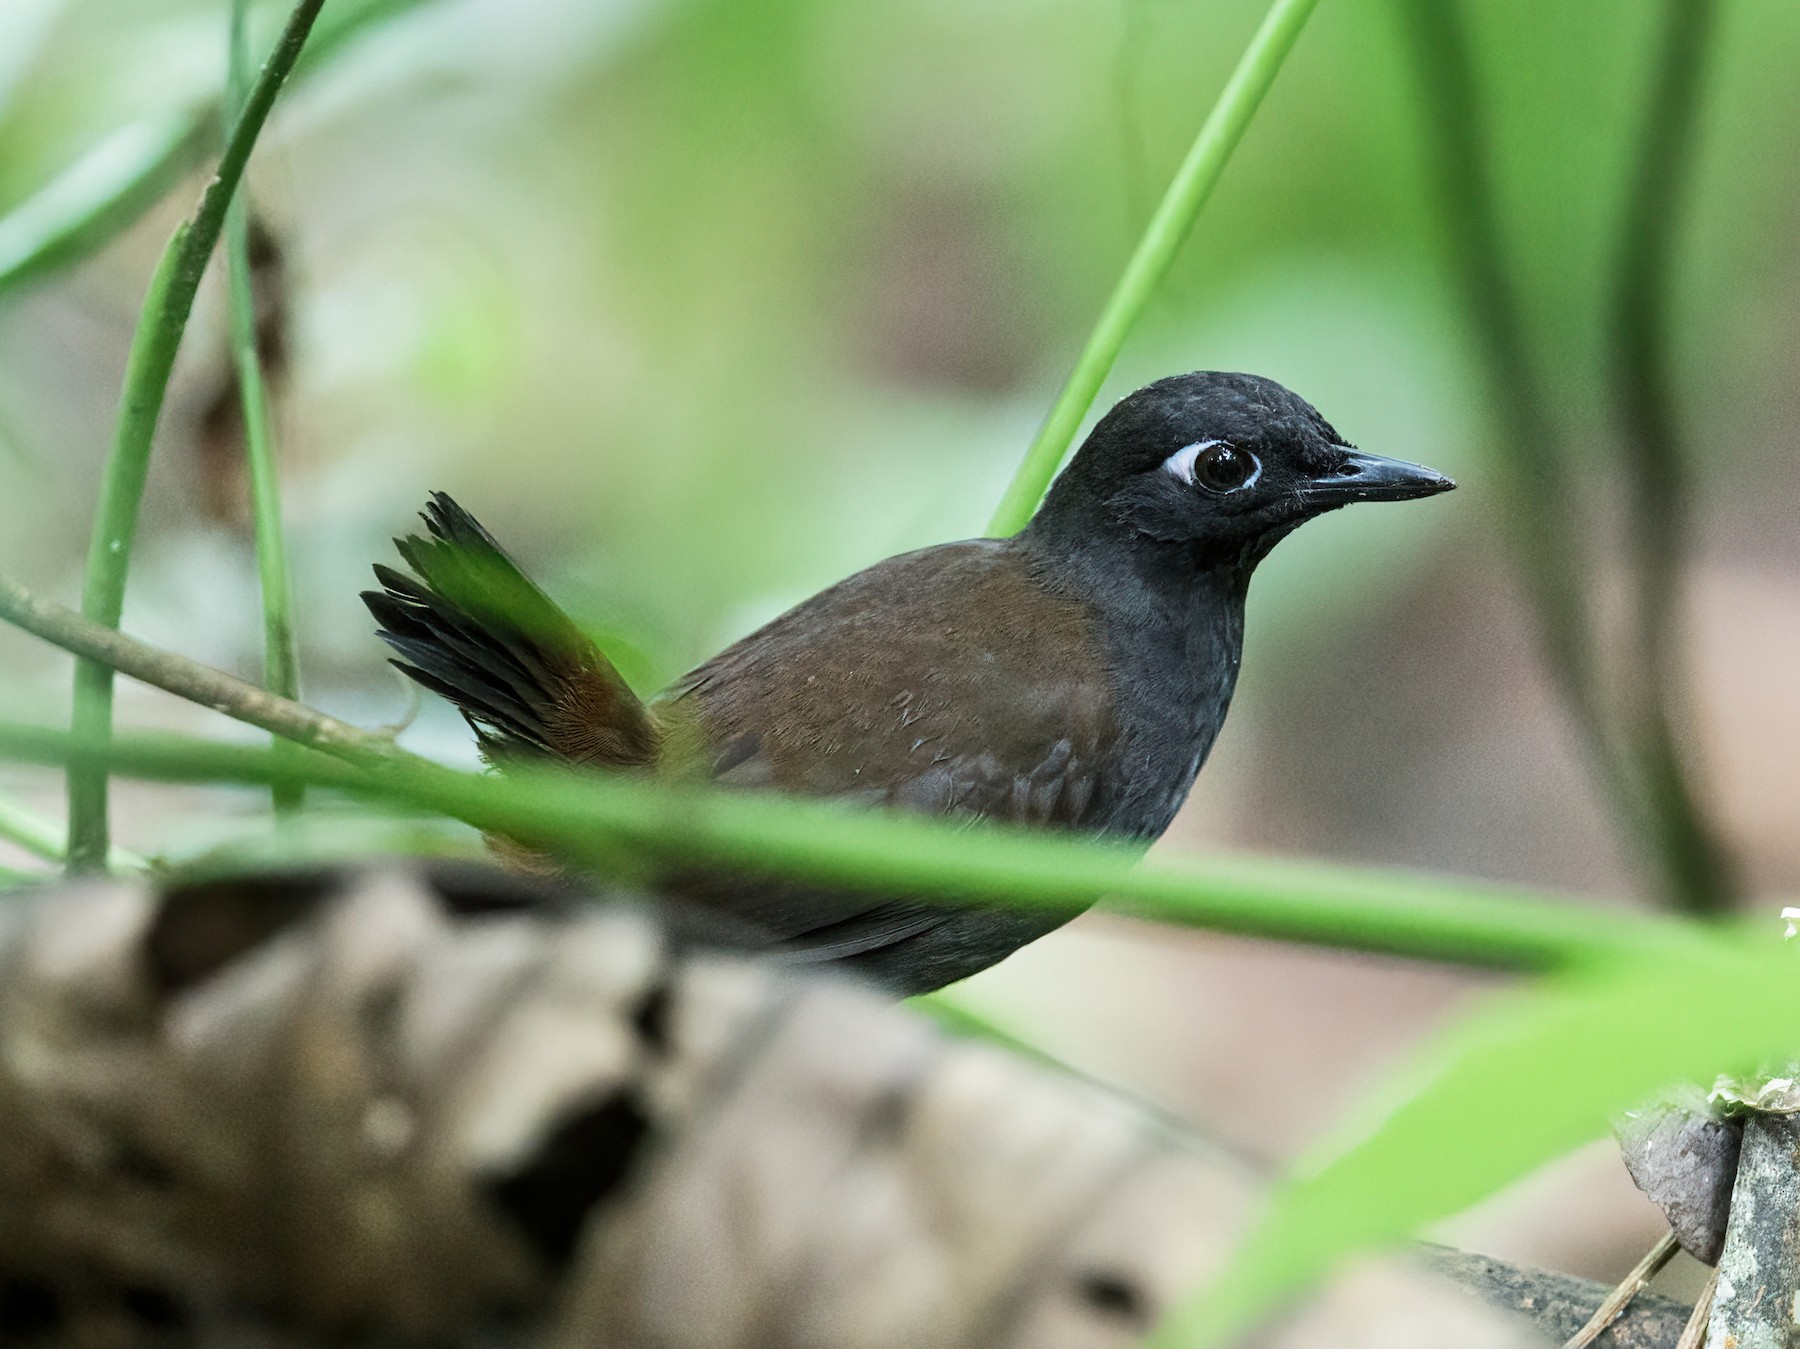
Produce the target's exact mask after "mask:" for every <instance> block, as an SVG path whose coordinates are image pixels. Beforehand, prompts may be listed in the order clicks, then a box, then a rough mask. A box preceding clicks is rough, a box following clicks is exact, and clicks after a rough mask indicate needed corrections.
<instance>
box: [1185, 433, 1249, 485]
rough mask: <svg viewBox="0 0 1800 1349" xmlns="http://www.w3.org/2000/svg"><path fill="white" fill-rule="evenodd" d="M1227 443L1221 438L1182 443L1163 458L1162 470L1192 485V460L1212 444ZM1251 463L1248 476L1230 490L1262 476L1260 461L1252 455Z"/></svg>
mask: <svg viewBox="0 0 1800 1349" xmlns="http://www.w3.org/2000/svg"><path fill="white" fill-rule="evenodd" d="M1227 443H1228V442H1226V441H1223V440H1197V441H1195V442H1194V443H1193V444H1192V445H1183V446H1182V447H1181V448H1180V449H1179V450H1176V451H1175V453H1174V454H1172V455H1170V456H1169V457H1168V458H1167V459H1165V460H1163V464H1162V467H1163V472H1164V473H1167V474H1169V475H1170V476H1171V477H1173V478H1175V480H1176V481H1178V482H1182V483H1186V484H1187V485H1188V486H1189V487H1192V486H1193V485H1194V461H1195V460H1196V459H1198V458H1199V457H1200V456H1201V455H1203V454H1205V453H1206V452H1207V451H1208V450H1210V449H1211V448H1212V447H1213V446H1215V445H1224V444H1227ZM1251 463H1253V464H1255V465H1256V467H1255V468H1253V469H1252V470H1251V471H1250V476H1249V477H1248V478H1245V479H1244V480H1243V481H1242V482H1241V483H1239V484H1238V485H1237V486H1236V487H1234V488H1232V489H1231V490H1232V491H1234V492H1236V491H1241V490H1242V489H1244V488H1246V487H1248V486H1249V485H1250V484H1251V483H1253V482H1255V481H1256V480H1257V479H1258V478H1260V477H1261V476H1262V461H1261V460H1259V459H1256V458H1254V457H1253V458H1252V459H1251Z"/></svg>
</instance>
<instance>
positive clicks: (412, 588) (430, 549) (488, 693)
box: [362, 492, 658, 767]
mask: <svg viewBox="0 0 1800 1349" xmlns="http://www.w3.org/2000/svg"><path fill="white" fill-rule="evenodd" d="M423 518H424V521H425V527H426V531H427V534H428V537H420V536H419V535H416V534H415V535H411V536H409V537H407V538H404V539H396V540H394V546H395V547H396V548H398V549H399V550H400V556H401V557H402V558H404V559H405V560H406V563H407V565H408V566H410V567H411V568H412V570H413V572H414V573H415V575H416V579H415V577H414V576H406V575H404V574H402V573H400V572H397V571H394V570H393V569H392V568H389V567H383V566H377V567H376V568H375V577H376V579H377V580H379V581H380V582H381V585H382V589H380V590H378V591H365V592H364V593H363V597H362V598H363V602H364V603H365V604H366V605H368V607H369V612H370V613H371V614H373V615H374V616H375V621H376V622H377V623H379V624H380V625H381V627H380V637H381V639H382V640H383V641H384V642H386V643H387V644H388V645H389V646H390V647H392V648H393V649H394V650H395V651H396V652H397V653H398V654H399V655H400V657H401V659H399V660H396V661H395V662H394V664H395V665H396V666H397V667H398V668H399V669H400V670H402V671H403V672H405V673H406V674H407V675H409V676H411V677H412V678H413V679H415V680H417V681H418V682H419V683H420V684H422V685H424V686H425V687H426V688H428V689H430V690H431V691H432V692H433V693H436V694H438V695H440V696H441V697H444V698H447V699H449V700H450V701H451V702H452V703H454V704H455V705H456V707H457V708H458V709H459V710H460V711H461V712H462V714H463V716H464V717H466V718H467V719H468V721H469V724H470V725H471V726H473V727H474V728H475V734H476V736H477V738H478V739H479V740H480V742H481V748H482V752H483V753H484V754H485V755H486V756H487V758H488V759H489V760H490V761H493V762H497V761H500V760H502V759H506V758H509V757H513V758H516V757H518V756H520V755H526V756H549V757H553V758H562V759H569V760H573V761H575V762H577V763H599V764H605V765H609V766H615V767H628V766H637V765H641V764H646V763H650V762H652V761H653V760H654V759H655V757H656V754H657V749H658V737H657V728H656V725H655V723H654V722H653V721H652V720H651V717H650V713H649V711H648V709H647V708H645V706H644V705H643V703H641V702H640V701H639V700H638V698H637V695H636V694H634V693H633V692H632V691H631V688H630V686H629V685H627V684H626V683H625V680H624V679H623V678H622V677H621V676H620V675H619V672H618V671H617V670H615V669H614V668H613V666H612V663H611V662H610V661H608V660H607V659H606V657H605V655H604V654H602V653H601V651H600V649H599V648H598V647H596V646H595V645H594V643H593V642H592V640H590V639H589V638H588V637H587V635H586V634H585V633H583V632H582V631H581V630H580V629H579V628H577V627H576V626H575V624H574V622H573V621H571V620H570V618H569V616H568V615H567V614H565V613H564V612H563V611H562V610H561V609H559V608H557V606H556V604H555V602H554V601H552V600H551V599H550V597H549V596H547V595H546V594H544V592H543V591H542V590H540V589H538V587H537V586H536V585H534V584H533V583H532V581H531V580H530V578H528V577H527V576H526V575H525V574H524V572H522V571H520V570H519V567H518V565H517V564H516V563H515V562H514V561H513V560H512V559H511V558H510V557H508V556H507V555H506V553H505V551H504V550H503V549H502V548H501V547H500V545H499V544H497V543H496V542H495V541H494V538H493V536H492V535H491V534H489V533H488V532H487V530H485V529H483V528H482V527H481V525H480V524H479V523H478V522H477V521H476V519H475V518H474V517H473V516H472V515H470V514H469V513H468V512H467V511H465V510H464V509H463V508H462V507H461V506H459V505H457V504H456V502H454V501H452V500H451V499H450V498H449V497H448V496H447V495H445V494H444V493H442V492H434V493H433V494H432V497H431V501H430V503H429V504H428V505H427V506H426V507H425V510H424V512H423Z"/></svg>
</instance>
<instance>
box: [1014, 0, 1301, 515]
mask: <svg viewBox="0 0 1800 1349" xmlns="http://www.w3.org/2000/svg"><path fill="white" fill-rule="evenodd" d="M1317 3H1318V0H1274V3H1273V4H1272V5H1271V6H1270V7H1269V12H1268V14H1267V16H1266V17H1265V18H1264V19H1263V21H1262V26H1261V27H1260V28H1258V29H1257V30H1256V36H1255V37H1253V38H1251V39H1250V45H1249V47H1247V48H1246V49H1245V51H1244V54H1243V56H1242V57H1241V58H1240V59H1239V61H1238V64H1237V68H1236V69H1235V70H1233V71H1232V72H1231V78H1230V79H1229V80H1227V81H1226V83H1225V88H1224V90H1223V91H1222V92H1221V93H1220V94H1219V101H1218V102H1217V103H1215V104H1213V109H1212V112H1211V113H1209V114H1208V115H1207V118H1206V121H1205V123H1204V124H1203V125H1202V126H1201V128H1200V133H1199V135H1197V136H1196V137H1195V138H1194V143H1193V145H1192V147H1191V148H1190V149H1189V150H1188V153H1187V158H1186V159H1184V160H1182V162H1181V167H1180V168H1179V169H1177V170H1176V171H1175V178H1174V180H1173V181H1172V182H1171V183H1170V184H1169V189H1168V191H1167V192H1165V193H1164V194H1163V199H1162V202H1161V204H1159V205H1158V206H1157V208H1156V213H1155V214H1154V215H1152V216H1151V217H1150V223H1149V224H1148V225H1146V226H1145V228H1144V233H1143V237H1142V238H1140V239H1139V240H1138V245H1137V248H1136V249H1135V250H1134V251H1133V252H1132V255H1131V260H1130V261H1129V262H1127V263H1126V264H1125V271H1124V272H1123V274H1121V275H1120V277H1119V280H1118V282H1117V284H1116V285H1114V287H1113V291H1112V294H1111V295H1110V296H1108V297H1107V301H1106V307H1105V308H1104V309H1102V310H1101V311H1100V317H1099V319H1098V320H1097V321H1096V322H1095V324H1094V328H1093V331H1092V332H1091V333H1089V334H1088V339H1087V343H1086V345H1085V346H1083V347H1082V349H1081V355H1080V356H1078V357H1077V358H1076V360H1075V368H1074V369H1073V370H1071V371H1070V372H1069V378H1068V382H1067V383H1065V384H1064V385H1063V387H1062V392H1060V393H1059V394H1057V396H1056V402H1055V403H1054V404H1052V405H1051V408H1050V413H1049V415H1048V416H1047V417H1046V418H1045V419H1044V424H1043V426H1041V427H1040V428H1039V429H1038V433H1037V435H1036V437H1034V438H1033V440H1032V442H1031V446H1030V448H1029V449H1027V450H1026V451H1025V459H1024V462H1023V463H1021V464H1020V465H1019V468H1018V471H1017V472H1016V473H1015V474H1014V475H1013V480H1012V481H1011V482H1010V483H1008V484H1007V487H1006V491H1005V493H1004V494H1003V495H1002V496H1001V498H1000V504H999V505H998V506H997V507H995V509H994V517H993V519H992V520H991V521H990V522H989V523H988V532H989V533H990V534H995V535H1003V534H1013V533H1016V532H1017V531H1018V530H1020V529H1022V528H1023V527H1024V525H1025V522H1026V521H1027V520H1029V519H1030V518H1031V513H1032V511H1033V510H1035V509H1036V508H1037V503H1038V501H1039V500H1040V499H1041V498H1042V497H1043V495H1044V489H1045V488H1046V487H1048V486H1049V485H1050V480H1051V479H1052V478H1054V477H1055V476H1056V469H1057V466H1058V465H1059V464H1061V463H1062V461H1063V456H1064V455H1065V454H1067V453H1068V450H1069V446H1070V444H1072V443H1073V442H1074V439H1075V433H1076V432H1077V431H1078V430H1080V429H1081V421H1082V418H1084V417H1085V416H1087V411H1088V408H1089V407H1091V406H1092V405H1093V402H1094V397H1095V395H1097V394H1098V393H1099V392H1100V386H1101V385H1102V384H1104V383H1105V382H1106V376H1107V375H1108V373H1110V372H1111V370H1112V367H1113V362H1114V361H1116V360H1117V359H1118V356H1119V350H1120V348H1122V347H1123V346H1124V345H1125V339H1126V337H1127V336H1129V335H1130V333H1131V330H1132V328H1133V327H1134V326H1135V325H1136V323H1137V320H1138V318H1139V316H1140V315H1142V314H1143V312H1144V309H1145V308H1146V306H1148V305H1149V303H1150V299H1151V296H1152V295H1154V294H1155V292H1156V288H1157V286H1158V285H1159V284H1160V283H1161V282H1162V279H1163V277H1164V276H1165V275H1167V273H1168V270H1169V265H1170V264H1171V263H1172V262H1174V260H1175V255H1176V253H1178V252H1179V251H1180V250H1181V246H1182V244H1183V243H1184V242H1186V240H1187V237H1188V234H1189V232H1190V231H1191V230H1192V229H1193V226H1194V220H1195V218H1196V217H1197V216H1198V215H1199V214H1200V208H1201V207H1202V206H1204V205H1205V204H1206V199H1207V197H1209V196H1210V195H1212V190H1213V188H1214V186H1216V185H1217V183H1218V181H1219V175H1220V174H1222V173H1223V172H1224V171H1225V165H1226V162H1227V161H1228V160H1230V158H1231V152H1232V151H1233V150H1235V149H1236V148H1237V143H1238V141H1240V140H1241V139H1243V135H1244V129H1245V128H1246V127H1247V126H1249V125H1250V119H1251V118H1252V117H1253V116H1254V115H1255V114H1256V110H1257V108H1258V107H1259V106H1260V105H1261V104H1262V101H1263V96H1264V95H1265V94H1267V93H1268V92H1269V86H1270V85H1272V84H1273V83H1274V82H1275V75H1276V72H1277V71H1279V70H1280V69H1281V63H1282V62H1283V61H1284V60H1286V59H1287V54H1288V53H1289V52H1290V51H1292V50H1293V47H1294V43H1295V42H1296V41H1297V40H1298V39H1299V37H1300V30H1301V29H1302V28H1304V27H1305V26H1306V20H1307V18H1308V16H1310V15H1311V14H1312V11H1313V8H1314V6H1315V5H1316V4H1317Z"/></svg>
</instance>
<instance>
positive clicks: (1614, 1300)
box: [1563, 1232, 1681, 1349]
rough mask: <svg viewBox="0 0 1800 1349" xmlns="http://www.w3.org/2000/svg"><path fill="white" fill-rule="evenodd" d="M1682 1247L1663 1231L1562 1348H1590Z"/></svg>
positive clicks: (1671, 1234)
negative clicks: (1633, 1267)
mask: <svg viewBox="0 0 1800 1349" xmlns="http://www.w3.org/2000/svg"><path fill="white" fill-rule="evenodd" d="M1680 1249H1681V1243H1680V1242H1679V1241H1677V1240H1676V1239H1675V1234H1674V1233H1673V1232H1664V1233H1663V1234H1662V1236H1661V1237H1659V1238H1658V1239H1657V1242H1656V1244H1655V1245H1654V1246H1652V1247H1651V1248H1650V1250H1649V1253H1648V1254H1646V1255H1645V1256H1644V1258H1643V1259H1642V1260H1640V1261H1638V1262H1637V1267H1636V1268H1635V1269H1633V1270H1632V1271H1631V1273H1629V1274H1627V1275H1626V1276H1625V1277H1624V1278H1623V1279H1621V1280H1620V1281H1619V1286H1618V1287H1617V1288H1614V1289H1613V1290H1612V1292H1610V1293H1608V1294H1607V1295H1606V1301H1604V1302H1602V1303H1601V1304H1600V1305H1599V1306H1598V1307H1596V1308H1595V1309H1594V1314H1593V1315H1592V1316H1590V1317H1589V1318H1588V1323H1587V1324H1586V1325H1585V1326H1583V1327H1582V1328H1581V1329H1580V1330H1578V1331H1576V1332H1575V1333H1574V1334H1573V1335H1571V1336H1570V1337H1569V1339H1568V1341H1567V1342H1566V1343H1565V1344H1564V1345H1563V1349H1588V1346H1589V1345H1590V1344H1592V1343H1593V1342H1594V1341H1595V1340H1597V1339H1599V1338H1600V1335H1601V1333H1602V1332H1603V1331H1605V1329H1606V1328H1607V1327H1608V1326H1610V1325H1611V1324H1612V1323H1613V1322H1614V1321H1616V1320H1618V1319H1619V1314H1620V1313H1621V1312H1623V1311H1624V1310H1625V1309H1626V1308H1627V1307H1629V1306H1630V1305H1631V1300H1632V1299H1633V1298H1635V1297H1636V1296H1637V1295H1638V1294H1639V1293H1641V1292H1643V1291H1644V1288H1645V1286H1646V1285H1648V1284H1649V1282H1650V1280H1652V1279H1654V1278H1655V1277H1656V1276H1657V1274H1658V1273H1660V1272H1661V1270H1662V1268H1663V1266H1664V1265H1666V1264H1668V1263H1669V1261H1670V1260H1672V1259H1674V1258H1675V1252H1676V1251H1678V1250H1680Z"/></svg>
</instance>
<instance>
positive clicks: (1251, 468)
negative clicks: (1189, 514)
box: [1163, 440, 1262, 492]
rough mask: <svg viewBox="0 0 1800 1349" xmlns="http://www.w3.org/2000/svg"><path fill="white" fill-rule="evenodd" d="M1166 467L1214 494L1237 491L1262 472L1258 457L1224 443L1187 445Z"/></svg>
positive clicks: (1216, 441)
mask: <svg viewBox="0 0 1800 1349" xmlns="http://www.w3.org/2000/svg"><path fill="white" fill-rule="evenodd" d="M1163 467H1164V468H1165V469H1167V470H1168V471H1169V472H1170V473H1173V474H1174V475H1175V476H1176V477H1177V478H1180V479H1181V480H1182V481H1183V482H1185V483H1190V484H1194V485H1198V486H1200V487H1205V488H1207V489H1208V490H1210V491H1214V492H1230V491H1234V490H1236V489H1237V488H1239V487H1242V486H1244V485H1245V484H1246V483H1249V482H1252V481H1254V480H1255V478H1256V476H1257V474H1258V473H1259V472H1260V471H1261V469H1262V465H1261V464H1259V463H1257V461H1256V456H1255V455H1253V454H1251V453H1250V452H1249V451H1248V450H1240V449H1239V448H1238V447H1237V446H1235V445H1228V444H1226V443H1225V442H1224V441H1222V440H1203V441H1200V442H1199V443H1198V444H1195V445H1184V446H1182V447H1181V448H1180V449H1179V450H1177V451H1175V453H1174V454H1172V455H1170V456H1169V457H1168V459H1167V460H1165V461H1164V463H1163Z"/></svg>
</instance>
